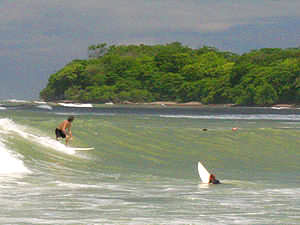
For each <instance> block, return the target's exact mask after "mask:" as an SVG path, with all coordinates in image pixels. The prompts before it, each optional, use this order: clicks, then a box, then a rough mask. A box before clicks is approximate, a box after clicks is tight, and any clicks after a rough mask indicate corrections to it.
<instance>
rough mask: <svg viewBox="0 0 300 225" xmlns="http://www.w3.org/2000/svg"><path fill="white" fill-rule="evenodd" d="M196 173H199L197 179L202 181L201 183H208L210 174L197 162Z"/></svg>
mask: <svg viewBox="0 0 300 225" xmlns="http://www.w3.org/2000/svg"><path fill="white" fill-rule="evenodd" d="M198 173H199V177H200V179H201V180H202V182H203V183H206V184H208V183H209V177H210V173H209V172H208V171H207V169H206V168H205V167H204V166H203V165H202V163H201V162H198Z"/></svg>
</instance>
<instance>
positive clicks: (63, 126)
mask: <svg viewBox="0 0 300 225" xmlns="http://www.w3.org/2000/svg"><path fill="white" fill-rule="evenodd" d="M73 120H74V116H69V118H68V119H67V120H64V121H63V122H61V123H60V124H59V126H58V127H57V128H56V129H55V134H56V140H58V138H60V137H61V138H65V139H66V145H68V143H69V141H70V140H72V132H71V126H72V122H73ZM66 130H68V132H67V131H66Z"/></svg>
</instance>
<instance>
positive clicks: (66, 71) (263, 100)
mask: <svg viewBox="0 0 300 225" xmlns="http://www.w3.org/2000/svg"><path fill="white" fill-rule="evenodd" d="M88 56H89V58H88V59H86V60H73V61H72V62H70V63H68V64H67V65H66V66H65V67H63V68H62V69H61V70H59V71H57V72H56V73H54V74H52V75H51V76H50V77H49V80H48V83H47V86H46V87H45V88H44V89H43V90H42V91H41V92H40V97H41V98H42V99H44V100H47V101H53V100H65V99H68V100H74V101H80V102H95V103H104V102H108V101H112V102H116V103H121V102H124V101H131V102H151V101H177V102H188V101H199V102H202V103H205V104H208V103H216V104H217V103H224V104H225V103H233V104H239V105H271V104H276V103H297V102H299V100H300V48H288V49H279V48H274V49H273V48H272V49H270V48H269V49H259V50H253V51H250V52H248V53H245V54H242V55H238V54H235V53H232V52H224V51H219V50H218V49H216V48H213V47H208V46H204V47H201V48H199V49H192V48H189V47H187V46H183V45H182V44H181V43H179V42H174V43H169V44H165V45H151V46H150V45H143V44H141V45H119V46H115V45H112V46H108V45H107V44H106V43H102V44H98V45H92V46H90V47H89V48H88Z"/></svg>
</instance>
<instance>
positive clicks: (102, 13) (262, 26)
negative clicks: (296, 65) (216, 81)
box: [0, 0, 300, 99]
mask: <svg viewBox="0 0 300 225" xmlns="http://www.w3.org/2000/svg"><path fill="white" fill-rule="evenodd" d="M299 9H300V0H109V1H108V0H106V1H103V0H0V99H7V98H16V99H38V96H39V92H40V91H41V89H42V88H44V87H45V86H46V84H47V80H48V78H49V76H50V74H52V73H54V72H56V71H57V70H59V69H60V68H62V67H63V66H64V65H65V64H66V63H68V62H70V61H71V60H72V59H75V58H80V59H85V58H87V48H88V46H89V45H92V44H97V43H103V42H106V43H108V44H116V45H118V44H140V43H144V44H158V43H169V42H173V41H179V42H181V43H182V44H184V45H188V46H190V47H201V46H203V45H209V46H214V47H217V48H218V49H220V50H228V51H232V52H236V53H239V54H241V53H245V52H248V51H250V50H251V49H259V48H273V47H278V48H288V47H300V12H299Z"/></svg>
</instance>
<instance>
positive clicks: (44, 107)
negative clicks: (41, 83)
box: [36, 105, 52, 110]
mask: <svg viewBox="0 0 300 225" xmlns="http://www.w3.org/2000/svg"><path fill="white" fill-rule="evenodd" d="M36 107H37V108H40V109H48V110H52V106H50V105H38V106H36Z"/></svg>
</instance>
